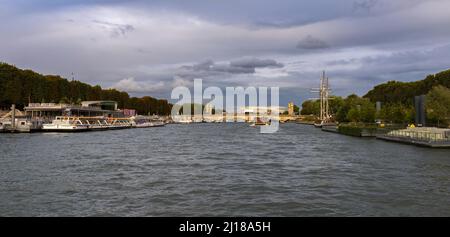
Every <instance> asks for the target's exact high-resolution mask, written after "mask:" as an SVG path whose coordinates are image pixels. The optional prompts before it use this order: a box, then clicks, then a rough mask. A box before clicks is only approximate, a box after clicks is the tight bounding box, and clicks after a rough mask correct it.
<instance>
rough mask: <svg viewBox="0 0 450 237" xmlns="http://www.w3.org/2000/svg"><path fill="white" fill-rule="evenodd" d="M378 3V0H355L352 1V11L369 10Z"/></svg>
mask: <svg viewBox="0 0 450 237" xmlns="http://www.w3.org/2000/svg"><path fill="white" fill-rule="evenodd" d="M377 4H378V0H363V1H355V2H354V3H353V11H355V12H356V11H359V10H362V11H365V12H370V10H371V9H372V8H374V7H375V6H376V5H377Z"/></svg>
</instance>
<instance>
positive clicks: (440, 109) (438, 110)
mask: <svg viewBox="0 0 450 237" xmlns="http://www.w3.org/2000/svg"><path fill="white" fill-rule="evenodd" d="M425 106H426V110H427V116H428V118H429V119H431V120H432V121H436V122H437V123H438V126H439V125H440V123H441V122H444V124H448V120H449V119H450V89H448V88H446V87H444V86H435V87H433V88H432V89H431V90H430V91H429V92H428V94H427V96H426V100H425Z"/></svg>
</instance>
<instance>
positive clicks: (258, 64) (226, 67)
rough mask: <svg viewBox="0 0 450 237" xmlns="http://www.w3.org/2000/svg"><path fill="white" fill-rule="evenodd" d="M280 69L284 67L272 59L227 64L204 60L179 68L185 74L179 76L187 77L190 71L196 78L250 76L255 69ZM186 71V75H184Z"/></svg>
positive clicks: (253, 59) (236, 61) (240, 60)
mask: <svg viewBox="0 0 450 237" xmlns="http://www.w3.org/2000/svg"><path fill="white" fill-rule="evenodd" d="M281 67H284V65H283V64H282V63H279V62H277V61H275V60H273V59H258V58H250V57H246V58H240V59H236V60H232V61H230V62H229V63H215V62H214V61H212V60H206V61H204V62H201V63H197V64H194V65H188V66H182V67H181V68H182V69H184V70H185V72H184V73H181V74H182V75H187V74H190V73H189V72H190V71H191V72H196V73H194V74H193V75H197V76H209V75H217V74H219V73H230V74H251V73H255V72H256V68H281ZM186 71H187V72H188V73H186ZM191 75H192V74H191Z"/></svg>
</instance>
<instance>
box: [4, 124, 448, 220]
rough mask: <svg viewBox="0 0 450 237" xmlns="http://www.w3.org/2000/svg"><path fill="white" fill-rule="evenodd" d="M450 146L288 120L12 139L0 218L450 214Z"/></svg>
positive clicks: (6, 143) (7, 145)
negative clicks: (274, 128) (264, 129)
mask: <svg viewBox="0 0 450 237" xmlns="http://www.w3.org/2000/svg"><path fill="white" fill-rule="evenodd" d="M448 215H450V150H434V149H429V148H421V147H415V146H410V145H403V144H397V143H389V142H385V141H380V140H376V139H363V138H354V137H348V136H343V135H339V134H334V133H327V132H322V131H320V130H319V129H316V128H314V127H312V126H308V125H299V124H281V125H280V130H279V132H277V133H274V134H260V133H259V129H258V128H253V127H249V126H248V125H246V124H240V123H224V124H190V125H167V126H165V127H158V128H146V129H128V130H115V131H102V132H89V133H73V134H69V133H65V134H64V133H33V134H0V216H448Z"/></svg>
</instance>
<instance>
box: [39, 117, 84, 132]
mask: <svg viewBox="0 0 450 237" xmlns="http://www.w3.org/2000/svg"><path fill="white" fill-rule="evenodd" d="M42 130H43V131H48V132H83V131H89V124H83V122H81V120H80V119H79V118H77V117H64V116H57V117H56V118H55V119H54V120H53V121H52V123H47V124H43V125H42Z"/></svg>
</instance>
